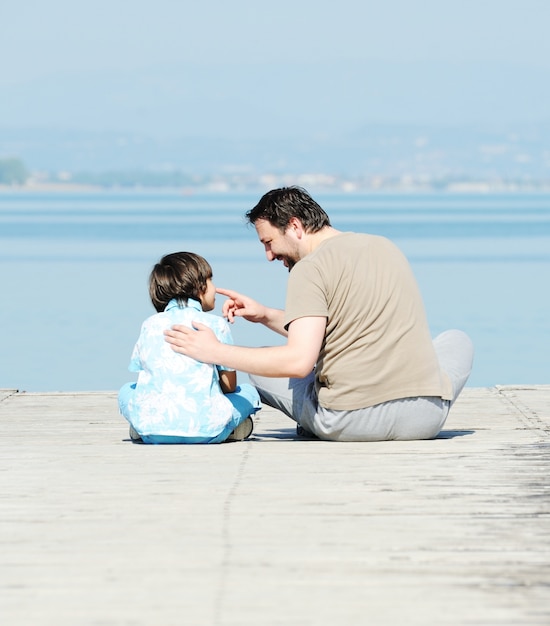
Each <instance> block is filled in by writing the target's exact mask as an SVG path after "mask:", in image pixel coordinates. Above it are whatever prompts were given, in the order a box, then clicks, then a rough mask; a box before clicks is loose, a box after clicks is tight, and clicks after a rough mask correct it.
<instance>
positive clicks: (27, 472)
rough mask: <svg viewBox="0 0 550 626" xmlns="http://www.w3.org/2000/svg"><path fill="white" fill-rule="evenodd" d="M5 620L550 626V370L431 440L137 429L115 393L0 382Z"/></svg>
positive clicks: (271, 426)
mask: <svg viewBox="0 0 550 626" xmlns="http://www.w3.org/2000/svg"><path fill="white" fill-rule="evenodd" d="M0 477H1V479H0V480H1V484H0V487H1V490H0V498H1V500H0V502H1V504H0V623H1V624H2V626H46V625H47V626H50V625H51V626H65V625H66V626H79V625H97V626H110V625H113V626H115V625H116V626H118V625H128V626H136V625H151V626H158V625H160V626H170V625H178V626H180V625H182V624H185V625H189V626H202V625H205V626H225V625H227V626H230V625H231V626H245V625H251V626H252V625H253V626H271V625H285V626H306V625H315V626H324V625H331V626H334V625H335V624H337V625H350V626H351V625H353V626H357V625H362V624H365V625H366V624H368V625H370V626H379V625H380V626H385V625H392V626H393V625H396V626H416V625H418V626H427V625H428V626H431V625H433V626H445V625H469V626H471V625H478V626H481V625H487V626H500V625H509V626H521V625H529V626H539V625H540V626H548V625H549V624H550V385H548V386H532V387H529V386H521V387H520V386H517V387H514V386H507V387H494V388H467V389H466V390H465V391H464V393H463V395H462V396H461V398H460V399H459V400H458V402H457V403H456V405H455V406H454V407H453V409H452V411H451V414H450V416H449V418H448V420H447V424H446V426H445V429H444V431H443V432H442V433H441V435H440V437H438V438H437V439H435V440H432V441H417V442H384V443H330V442H322V441H312V440H302V439H298V438H296V436H295V429H294V427H293V423H292V422H291V421H290V420H288V419H287V418H286V417H284V416H282V415H281V414H280V413H278V412H276V411H274V410H271V409H264V410H263V411H261V412H260V413H259V415H258V419H257V420H256V426H255V433H254V436H253V437H252V438H251V439H250V440H248V441H246V442H238V443H229V444H222V445H217V446H146V445H139V444H133V443H131V442H130V440H129V438H128V429H127V425H126V422H125V421H124V420H123V419H122V417H120V415H119V414H118V410H117V403H116V394H115V393H111V392H105V393H18V392H16V391H10V390H3V391H0Z"/></svg>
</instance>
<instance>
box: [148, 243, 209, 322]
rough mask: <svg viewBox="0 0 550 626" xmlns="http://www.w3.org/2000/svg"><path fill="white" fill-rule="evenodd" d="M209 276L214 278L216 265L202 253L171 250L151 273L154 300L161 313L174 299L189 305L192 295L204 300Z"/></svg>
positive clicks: (157, 309) (150, 291)
mask: <svg viewBox="0 0 550 626" xmlns="http://www.w3.org/2000/svg"><path fill="white" fill-rule="evenodd" d="M209 278H212V268H211V267H210V264H209V263H208V261H207V260H206V259H203V258H202V256H199V255H198V254H194V253H193V252H174V253H173V254H167V255H166V256H163V257H162V259H161V260H160V261H159V262H158V263H157V264H156V265H155V267H153V270H152V271H151V275H150V276H149V296H150V297H151V302H152V303H153V306H154V307H155V310H156V311H158V312H159V313H160V312H161V311H164V309H165V308H166V306H167V304H168V303H169V302H170V300H173V299H176V300H177V301H178V304H179V305H180V306H186V305H187V300H188V299H189V298H193V300H197V301H198V302H200V301H201V296H202V295H204V293H205V291H206V281H207V280H208V279H209Z"/></svg>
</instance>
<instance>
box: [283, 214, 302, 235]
mask: <svg viewBox="0 0 550 626" xmlns="http://www.w3.org/2000/svg"><path fill="white" fill-rule="evenodd" d="M289 228H290V229H291V230H292V232H293V233H294V234H295V235H296V237H298V239H301V238H302V237H303V235H304V232H305V231H304V226H303V224H302V222H301V221H300V220H299V219H298V218H297V217H291V218H290V219H289V220H288V226H287V229H289Z"/></svg>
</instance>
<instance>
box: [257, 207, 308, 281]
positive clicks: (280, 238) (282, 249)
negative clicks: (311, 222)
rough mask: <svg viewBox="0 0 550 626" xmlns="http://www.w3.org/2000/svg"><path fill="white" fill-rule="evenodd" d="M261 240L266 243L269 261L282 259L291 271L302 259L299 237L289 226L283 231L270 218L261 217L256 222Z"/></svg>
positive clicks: (266, 253)
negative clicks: (269, 220)
mask: <svg viewBox="0 0 550 626" xmlns="http://www.w3.org/2000/svg"><path fill="white" fill-rule="evenodd" d="M254 226H255V228H256V232H257V233H258V238H259V240H260V241H261V242H262V243H263V244H264V248H265V255H266V257H267V260H268V261H275V259H276V260H277V261H282V262H283V264H284V266H285V267H287V268H288V270H289V271H290V270H291V269H292V268H293V267H294V265H296V263H297V262H298V261H299V260H300V254H299V249H298V239H297V238H296V236H295V233H294V230H293V229H292V228H291V227H288V228H287V229H286V230H285V232H284V233H282V232H281V231H280V230H279V229H278V228H277V227H275V226H273V225H272V224H271V223H270V222H268V220H263V219H259V220H256V223H255V224H254Z"/></svg>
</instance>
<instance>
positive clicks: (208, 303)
mask: <svg viewBox="0 0 550 626" xmlns="http://www.w3.org/2000/svg"><path fill="white" fill-rule="evenodd" d="M201 304H202V310H203V311H212V309H213V308H214V307H215V306H216V286H215V285H214V283H213V282H212V279H211V278H209V279H208V280H207V281H206V291H205V292H204V293H203V294H202V296H201Z"/></svg>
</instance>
